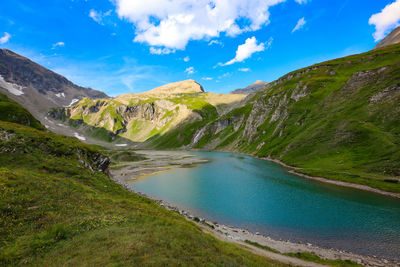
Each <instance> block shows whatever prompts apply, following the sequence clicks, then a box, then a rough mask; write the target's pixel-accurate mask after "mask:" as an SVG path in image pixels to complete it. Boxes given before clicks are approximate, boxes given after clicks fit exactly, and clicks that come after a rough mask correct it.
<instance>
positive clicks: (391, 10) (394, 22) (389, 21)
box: [369, 0, 400, 42]
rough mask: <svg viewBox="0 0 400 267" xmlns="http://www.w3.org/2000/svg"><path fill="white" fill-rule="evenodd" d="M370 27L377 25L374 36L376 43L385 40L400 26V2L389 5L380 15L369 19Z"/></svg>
mask: <svg viewBox="0 0 400 267" xmlns="http://www.w3.org/2000/svg"><path fill="white" fill-rule="evenodd" d="M369 24H370V25H375V33H374V34H373V36H374V39H375V42H377V41H379V40H381V39H383V38H384V37H385V36H386V34H388V33H389V32H390V31H391V30H392V29H394V28H396V27H397V26H399V25H400V0H396V1H395V2H393V3H391V4H389V5H387V6H386V7H385V8H384V9H382V11H381V12H380V13H377V14H374V15H372V16H371V18H370V19H369Z"/></svg>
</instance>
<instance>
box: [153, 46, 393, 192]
mask: <svg viewBox="0 0 400 267" xmlns="http://www.w3.org/2000/svg"><path fill="white" fill-rule="evenodd" d="M399 73H400V44H397V45H392V46H388V47H385V48H382V49H377V50H373V51H370V52H367V53H364V54H359V55H354V56H349V57H345V58H341V59H337V60H332V61H327V62H323V63H320V64H316V65H314V66H311V67H308V68H304V69H301V70H298V71H294V72H292V73H289V74H287V75H285V76H284V77H282V78H280V79H279V80H277V81H275V82H273V83H270V84H269V85H268V86H267V88H266V89H265V90H261V91H259V92H257V93H256V94H255V95H254V96H251V98H249V99H247V101H245V102H243V105H242V106H241V107H238V108H236V109H233V110H231V111H229V112H228V113H227V114H225V115H223V116H222V117H220V118H218V119H217V120H215V121H213V122H210V123H208V124H207V125H206V126H204V127H201V128H199V129H198V130H197V131H196V132H194V133H193V134H192V136H191V137H189V138H188V140H190V141H188V142H187V143H186V144H184V145H187V144H191V146H192V147H194V148H202V149H208V150H228V151H236V152H242V153H249V154H253V155H256V156H259V157H271V158H274V159H279V160H281V161H283V162H285V163H287V164H289V165H292V166H297V167H301V168H302V169H301V170H299V172H302V173H304V174H309V175H313V176H323V177H327V178H331V179H337V180H342V181H347V182H353V183H359V184H365V185H369V186H372V187H377V188H380V189H383V190H388V191H393V192H400V183H399V182H398V180H399V176H400V75H399ZM183 127H187V126H183ZM176 131H179V130H176ZM172 136H173V133H171V132H170V133H168V134H167V135H166V138H165V139H164V142H163V143H160V142H154V143H151V142H150V144H153V145H155V146H156V147H171V146H172V144H173V143H172V142H171V141H170V140H169V139H170V138H171V137H172ZM193 140H195V141H196V142H193Z"/></svg>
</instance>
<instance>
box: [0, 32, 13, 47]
mask: <svg viewBox="0 0 400 267" xmlns="http://www.w3.org/2000/svg"><path fill="white" fill-rule="evenodd" d="M10 38H11V34H9V33H8V32H5V33H4V36H3V37H1V38H0V44H5V43H7V42H8V41H9V40H10Z"/></svg>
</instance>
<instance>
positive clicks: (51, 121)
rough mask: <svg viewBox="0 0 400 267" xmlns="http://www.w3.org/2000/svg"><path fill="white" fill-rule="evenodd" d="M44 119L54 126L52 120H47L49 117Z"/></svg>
mask: <svg viewBox="0 0 400 267" xmlns="http://www.w3.org/2000/svg"><path fill="white" fill-rule="evenodd" d="M44 119H45V120H46V121H48V122H50V123H51V124H54V122H52V121H51V120H49V118H47V116H46V117H44Z"/></svg>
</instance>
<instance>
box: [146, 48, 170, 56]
mask: <svg viewBox="0 0 400 267" xmlns="http://www.w3.org/2000/svg"><path fill="white" fill-rule="evenodd" d="M150 53H151V54H153V55H168V54H171V53H175V49H169V48H154V47H150Z"/></svg>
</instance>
